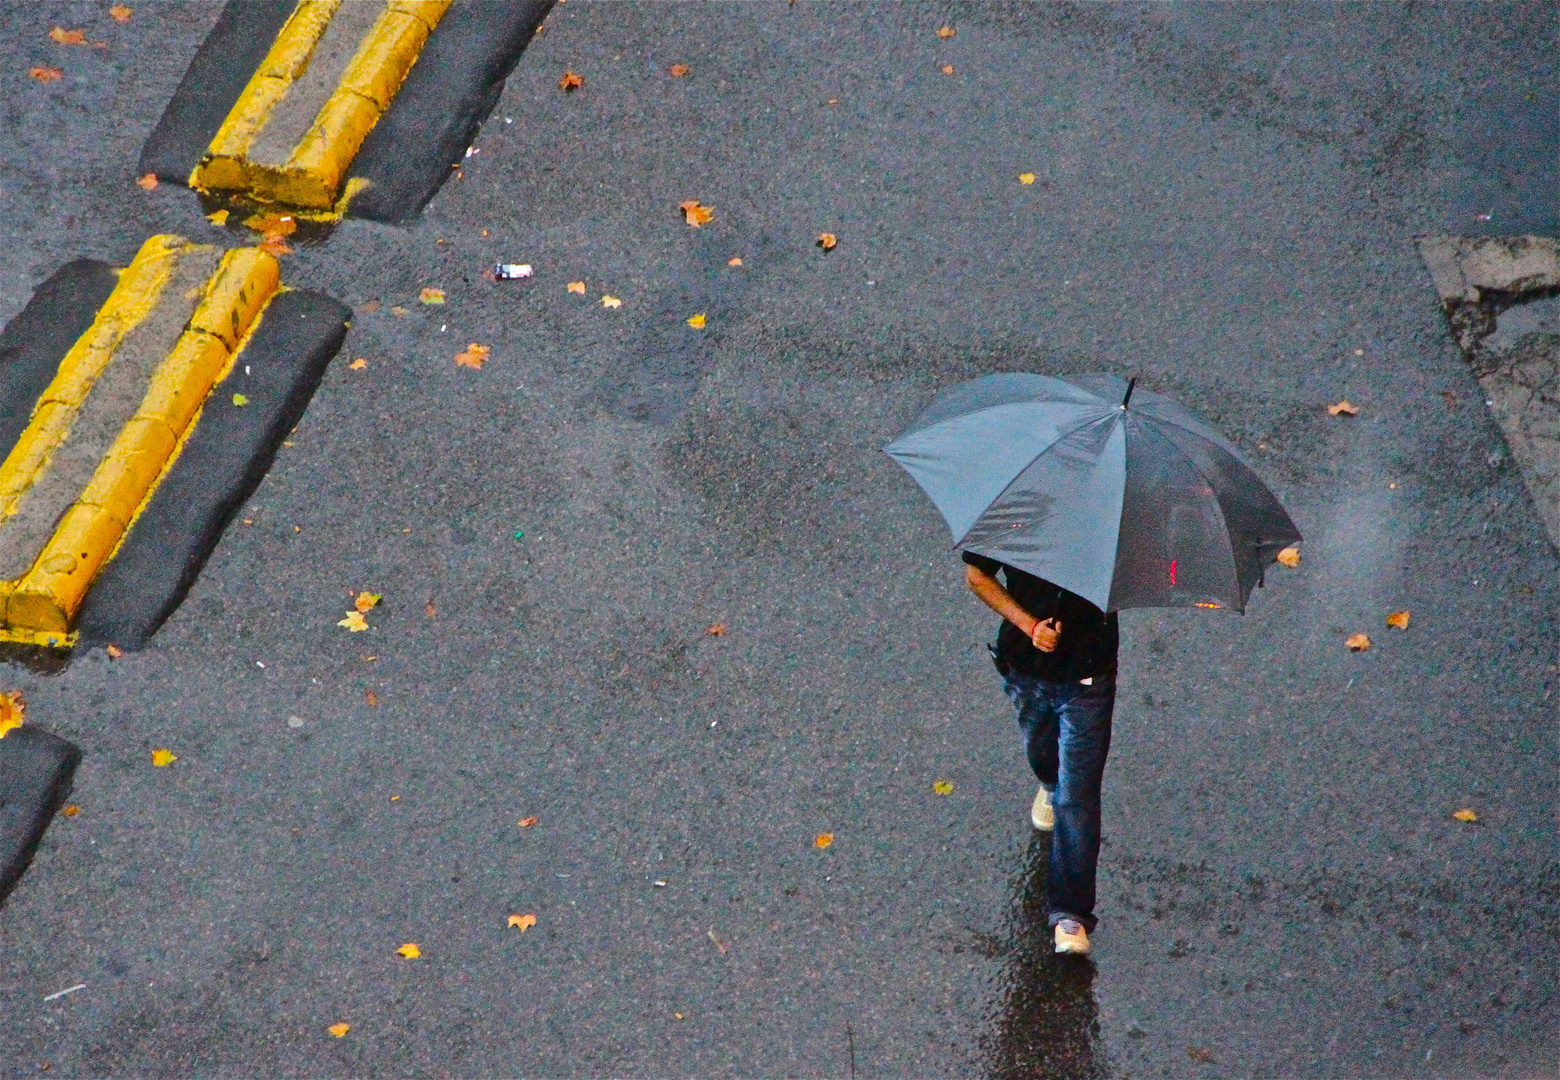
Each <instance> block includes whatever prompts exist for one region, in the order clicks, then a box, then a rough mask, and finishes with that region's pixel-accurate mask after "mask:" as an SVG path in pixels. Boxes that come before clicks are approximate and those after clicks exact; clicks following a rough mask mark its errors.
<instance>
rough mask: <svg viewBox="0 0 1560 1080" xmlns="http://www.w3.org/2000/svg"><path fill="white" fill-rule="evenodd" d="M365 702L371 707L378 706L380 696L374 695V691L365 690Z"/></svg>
mask: <svg viewBox="0 0 1560 1080" xmlns="http://www.w3.org/2000/svg"><path fill="white" fill-rule="evenodd" d="M363 700H364V701H365V702H367V703H368V704H370V705H378V704H379V695H378V694H376V693H374V692H373V691H372V690H364V691H363Z"/></svg>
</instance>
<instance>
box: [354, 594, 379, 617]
mask: <svg viewBox="0 0 1560 1080" xmlns="http://www.w3.org/2000/svg"><path fill="white" fill-rule="evenodd" d="M383 599H384V597H383V596H381V595H379V594H378V593H376V592H360V593H358V594H357V599H355V600H353V601H352V606H353V607H355V608H357V609H358V610H359V611H363V612H368V611H372V610H373V609H374V608H376V607H378V606H379V601H381V600H383Z"/></svg>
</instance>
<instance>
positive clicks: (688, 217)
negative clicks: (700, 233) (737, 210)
mask: <svg viewBox="0 0 1560 1080" xmlns="http://www.w3.org/2000/svg"><path fill="white" fill-rule="evenodd" d="M677 209H679V210H681V211H682V212H683V220H684V221H686V222H687V223H688V224H689V225H692V226H693V227H694V228H695V229H697V228H698V227H699V226H700V225H708V224H709V223H710V221H711V220H713V219H714V217H715V208H714V207H713V206H705V205H704V204H703V203H701V202H699V200H698V199H684V200H683V201H682V202H680V203H678V204H677Z"/></svg>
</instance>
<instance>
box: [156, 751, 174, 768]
mask: <svg viewBox="0 0 1560 1080" xmlns="http://www.w3.org/2000/svg"><path fill="white" fill-rule="evenodd" d="M178 760H179V755H178V754H175V753H174V752H173V751H172V750H164V749H157V750H153V751H152V764H153V765H155V766H157V767H158V768H159V769H165V768H167V767H168V766H169V765H172V764H173V763H174V762H175V761H178Z"/></svg>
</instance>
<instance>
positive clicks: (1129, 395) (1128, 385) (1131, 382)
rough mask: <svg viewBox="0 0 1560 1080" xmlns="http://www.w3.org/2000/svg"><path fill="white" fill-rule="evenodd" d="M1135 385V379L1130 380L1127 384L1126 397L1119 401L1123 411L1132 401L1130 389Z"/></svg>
mask: <svg viewBox="0 0 1560 1080" xmlns="http://www.w3.org/2000/svg"><path fill="white" fill-rule="evenodd" d="M1136 385H1137V379H1135V378H1134V379H1131V380H1129V381H1128V383H1127V396H1126V397H1124V398H1122V399H1121V407H1122V408H1123V409H1125V408H1126V407H1127V402H1129V401H1131V400H1132V388H1133V387H1134V386H1136Z"/></svg>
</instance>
